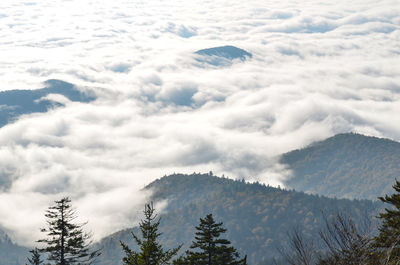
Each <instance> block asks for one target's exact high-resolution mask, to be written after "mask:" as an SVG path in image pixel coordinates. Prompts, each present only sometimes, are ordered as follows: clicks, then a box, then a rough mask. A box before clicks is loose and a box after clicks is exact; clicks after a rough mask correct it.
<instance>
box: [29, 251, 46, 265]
mask: <svg viewBox="0 0 400 265" xmlns="http://www.w3.org/2000/svg"><path fill="white" fill-rule="evenodd" d="M29 252H30V253H32V256H31V258H28V262H29V264H30V265H40V264H43V260H41V258H40V252H39V250H38V249H37V248H35V249H32V250H29Z"/></svg>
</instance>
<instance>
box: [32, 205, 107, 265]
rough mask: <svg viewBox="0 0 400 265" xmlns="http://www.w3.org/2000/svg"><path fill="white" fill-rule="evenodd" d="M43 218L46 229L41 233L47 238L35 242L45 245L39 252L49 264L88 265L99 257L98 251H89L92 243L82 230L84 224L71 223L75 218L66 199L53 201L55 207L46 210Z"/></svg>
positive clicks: (73, 211) (88, 235)
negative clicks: (45, 222)
mask: <svg viewBox="0 0 400 265" xmlns="http://www.w3.org/2000/svg"><path fill="white" fill-rule="evenodd" d="M45 216H46V218H47V225H48V227H47V228H43V229H41V231H42V232H43V233H46V234H47V237H46V238H44V239H40V240H38V241H37V242H39V243H44V244H45V245H46V246H45V247H43V248H41V249H39V250H40V252H43V253H47V259H48V260H49V261H50V262H51V263H50V264H55V265H75V264H77V265H78V264H79V265H90V264H92V263H93V261H94V259H95V258H96V257H97V256H99V255H100V251H99V250H95V251H90V249H89V245H90V244H91V242H92V241H91V235H90V234H88V233H85V232H84V231H83V229H82V227H83V226H84V225H85V224H75V223H73V221H74V219H76V217H77V216H76V213H75V210H74V209H73V208H72V206H71V200H70V199H69V198H68V197H65V198H62V199H61V200H59V201H55V205H53V206H50V207H49V208H48V210H47V211H46V214H45Z"/></svg>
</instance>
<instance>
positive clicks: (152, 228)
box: [120, 203, 181, 265]
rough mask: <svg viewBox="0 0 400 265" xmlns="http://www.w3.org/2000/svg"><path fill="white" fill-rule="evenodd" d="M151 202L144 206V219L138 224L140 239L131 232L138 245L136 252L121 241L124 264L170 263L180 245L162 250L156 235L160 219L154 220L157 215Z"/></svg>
mask: <svg viewBox="0 0 400 265" xmlns="http://www.w3.org/2000/svg"><path fill="white" fill-rule="evenodd" d="M154 211H155V210H154V207H153V203H151V204H146V205H145V208H144V211H143V213H144V220H142V221H141V222H140V224H139V226H140V231H141V233H142V239H140V238H139V237H137V236H136V235H135V234H134V233H132V237H133V238H134V240H135V241H136V243H137V245H138V246H139V251H138V252H136V251H134V250H132V249H130V248H129V246H128V245H127V244H125V243H123V242H122V241H121V242H120V243H121V246H122V249H123V250H124V252H125V257H124V258H123V259H122V262H123V264H124V265H164V264H171V263H170V261H171V259H172V257H173V256H175V255H176V253H177V252H178V251H179V249H180V248H181V246H179V247H177V248H174V249H172V250H166V251H165V250H164V249H163V247H162V246H161V244H160V243H159V242H158V237H159V236H160V235H161V233H159V232H158V226H159V225H160V219H158V220H156V218H157V215H156V214H154Z"/></svg>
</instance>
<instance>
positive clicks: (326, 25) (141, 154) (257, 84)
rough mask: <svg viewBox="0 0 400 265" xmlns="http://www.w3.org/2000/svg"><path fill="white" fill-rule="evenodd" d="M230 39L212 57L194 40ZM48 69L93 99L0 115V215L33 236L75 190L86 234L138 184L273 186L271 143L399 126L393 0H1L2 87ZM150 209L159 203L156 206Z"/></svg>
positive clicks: (123, 212)
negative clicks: (12, 116) (204, 59)
mask: <svg viewBox="0 0 400 265" xmlns="http://www.w3.org/2000/svg"><path fill="white" fill-rule="evenodd" d="M223 45H233V46H236V47H239V48H242V49H244V50H246V51H248V52H250V53H251V54H252V55H253V56H252V58H251V59H249V60H247V61H244V62H241V61H237V62H234V63H233V64H232V65H231V66H227V67H216V66H212V65H207V64H202V63H200V62H199V61H198V60H196V58H195V55H194V52H195V51H197V50H200V49H204V48H210V47H216V46H223ZM48 79H59V80H63V81H66V82H70V83H72V84H74V85H76V86H77V87H80V88H81V89H83V90H87V89H89V90H92V91H94V92H95V93H96V95H97V97H98V99H97V100H96V101H94V102H92V103H90V104H87V103H79V102H68V100H66V99H65V98H62V99H60V98H59V97H54V100H59V101H60V102H61V101H62V102H63V103H65V104H66V107H64V108H58V109H54V110H51V111H49V112H47V113H41V114H32V115H26V116H23V117H20V119H19V120H17V121H16V122H14V123H12V124H9V125H7V126H5V127H3V128H0V177H1V182H2V183H5V184H4V185H3V186H2V188H1V192H0V227H1V228H3V229H4V230H6V231H7V232H9V233H10V234H11V235H12V238H13V239H14V240H16V241H17V242H18V243H20V244H24V245H32V244H33V243H34V241H35V240H36V239H38V238H39V237H40V233H39V228H40V227H43V226H45V220H44V217H43V215H44V211H45V209H46V208H47V207H48V206H49V205H50V204H51V202H52V201H54V200H57V199H60V198H61V197H62V196H70V197H72V200H73V204H74V205H75V206H76V207H77V210H78V212H79V216H80V217H81V218H82V220H89V224H88V226H89V227H90V229H92V230H93V232H94V235H95V237H96V239H99V238H101V237H103V236H105V235H107V234H109V233H111V232H114V231H117V230H119V229H121V228H124V227H129V226H133V225H134V224H135V223H136V222H137V220H138V219H140V218H141V216H140V211H141V209H142V206H143V203H144V202H146V201H147V200H148V198H149V196H150V193H145V192H140V191H139V190H140V189H141V188H143V187H144V186H145V185H146V184H148V183H149V182H151V181H152V180H154V179H156V178H159V177H161V176H163V175H165V174H170V173H173V172H182V173H192V172H208V171H210V170H212V171H213V172H214V174H216V175H222V174H225V175H226V176H229V177H232V178H242V177H245V178H247V179H248V180H250V181H253V180H258V181H261V182H264V183H269V184H271V185H279V184H281V180H282V178H284V177H287V176H288V175H290V172H287V171H286V170H285V169H284V168H283V167H282V166H280V165H278V164H277V163H276V157H277V156H278V155H279V154H281V153H284V152H287V151H290V150H292V149H294V148H301V147H304V146H306V145H307V144H309V143H311V142H312V141H315V140H321V139H324V138H326V137H329V136H332V135H334V134H336V133H340V132H359V133H363V134H367V135H374V136H380V137H388V138H391V139H394V140H398V141H399V140H400V115H399V113H400V4H399V1H398V0H380V1H377V0H354V1H345V0H336V1H332V0H325V1H322V0H307V1H300V0H283V1H282V0H280V1H265V0H248V1H242V0H229V1H227V0H212V1H211V0H209V1H208V0H200V1H199V0H146V1H141V0H129V1H128V0H113V1H106V0H104V1H98V0H97V1H89V0H40V1H39V0H31V1H20V0H18V1H15V0H2V1H1V2H0V84H1V86H0V90H3V91H4V90H11V89H38V88H42V87H44V82H45V81H46V80H48ZM159 207H160V208H162V206H159Z"/></svg>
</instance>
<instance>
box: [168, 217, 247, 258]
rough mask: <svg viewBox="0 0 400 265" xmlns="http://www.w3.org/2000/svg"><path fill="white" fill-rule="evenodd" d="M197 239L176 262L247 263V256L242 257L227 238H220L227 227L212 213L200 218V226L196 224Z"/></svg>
mask: <svg viewBox="0 0 400 265" xmlns="http://www.w3.org/2000/svg"><path fill="white" fill-rule="evenodd" d="M196 230H197V232H195V241H193V242H192V245H191V246H190V248H191V249H192V250H195V249H198V251H192V250H189V251H187V252H186V257H185V258H183V259H181V260H178V261H177V262H176V264H190V265H216V264H218V265H236V264H246V257H245V258H244V259H240V257H239V253H238V252H237V251H236V249H235V248H234V247H233V246H231V245H230V244H231V242H230V241H229V240H227V239H223V238H220V236H221V234H222V233H225V232H226V229H225V228H223V227H222V222H221V223H216V222H215V220H214V218H213V216H212V214H208V215H207V216H206V217H205V218H204V219H202V218H200V224H199V226H196Z"/></svg>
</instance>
